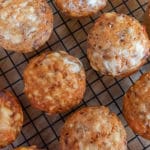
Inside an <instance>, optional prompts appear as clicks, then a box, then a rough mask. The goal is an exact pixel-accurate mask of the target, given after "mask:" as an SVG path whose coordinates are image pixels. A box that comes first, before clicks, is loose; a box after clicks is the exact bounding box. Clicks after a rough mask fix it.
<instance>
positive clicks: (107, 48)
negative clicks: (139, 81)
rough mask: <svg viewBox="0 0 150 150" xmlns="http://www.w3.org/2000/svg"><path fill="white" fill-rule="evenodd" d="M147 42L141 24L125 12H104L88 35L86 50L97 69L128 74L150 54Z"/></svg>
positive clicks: (112, 73) (91, 62) (111, 73)
mask: <svg viewBox="0 0 150 150" xmlns="http://www.w3.org/2000/svg"><path fill="white" fill-rule="evenodd" d="M149 48H150V42H149V39H148V35H147V33H146V32H145V29H144V27H143V26H142V25H141V24H140V23H139V22H138V21H137V20H136V19H134V18H132V17H129V16H127V15H124V14H116V13H106V14H103V15H101V17H100V18H99V19H98V20H97V21H96V23H95V25H94V27H93V28H92V29H91V31H90V33H89V36H88V49H87V54H88V58H89V60H90V64H91V66H92V67H93V69H95V70H96V71H100V72H101V73H102V74H104V75H110V76H114V77H116V76H122V77H125V76H128V75H130V74H132V73H134V72H135V71H137V70H138V69H139V67H140V66H142V65H143V64H144V63H145V62H146V58H147V57H148V56H149V54H150V52H149Z"/></svg>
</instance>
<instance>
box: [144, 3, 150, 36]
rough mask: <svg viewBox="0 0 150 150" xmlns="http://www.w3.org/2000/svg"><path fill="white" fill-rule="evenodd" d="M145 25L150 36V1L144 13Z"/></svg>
mask: <svg viewBox="0 0 150 150" xmlns="http://www.w3.org/2000/svg"><path fill="white" fill-rule="evenodd" d="M144 25H145V27H146V31H147V33H148V35H149V38H150V2H149V5H148V7H147V9H146V12H145V15H144Z"/></svg>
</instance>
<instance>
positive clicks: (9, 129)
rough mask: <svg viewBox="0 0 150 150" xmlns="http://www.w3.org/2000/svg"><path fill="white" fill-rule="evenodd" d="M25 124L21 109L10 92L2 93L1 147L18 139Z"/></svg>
mask: <svg viewBox="0 0 150 150" xmlns="http://www.w3.org/2000/svg"><path fill="white" fill-rule="evenodd" d="M22 124H23V114H22V110H21V107H20V106H19V104H18V103H17V101H16V99H15V97H13V96H12V95H11V94H10V93H9V92H6V91H0V139H1V140H0V147H4V146H6V145H7V144H10V143H11V142H12V141H14V140H15V139H16V136H17V135H18V133H19V132H20V129H21V126H22Z"/></svg>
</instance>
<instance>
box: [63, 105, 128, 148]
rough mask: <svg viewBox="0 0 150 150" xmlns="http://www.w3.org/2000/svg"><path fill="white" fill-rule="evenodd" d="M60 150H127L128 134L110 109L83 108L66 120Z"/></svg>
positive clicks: (101, 107) (102, 107)
mask: <svg viewBox="0 0 150 150" xmlns="http://www.w3.org/2000/svg"><path fill="white" fill-rule="evenodd" d="M60 149H61V150H71V149H73V150H126V132H125V129H124V127H123V125H122V123H121V122H120V120H119V119H118V117H117V116H116V115H115V114H114V113H111V112H110V111H109V109H108V108H106V107H104V106H100V107H86V108H82V109H80V110H79V111H77V112H75V113H74V114H72V116H71V117H69V118H68V119H67V120H66V122H65V124H64V126H63V128H62V130H61V135H60Z"/></svg>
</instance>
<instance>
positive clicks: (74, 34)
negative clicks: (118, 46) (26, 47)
mask: <svg viewBox="0 0 150 150" xmlns="http://www.w3.org/2000/svg"><path fill="white" fill-rule="evenodd" d="M48 3H49V4H50V6H51V7H52V9H53V13H54V19H55V21H54V31H53V35H52V37H51V39H50V40H49V41H48V42H47V43H46V44H45V45H44V46H43V47H42V48H41V49H40V50H38V51H36V52H34V53H30V54H17V53H14V52H8V51H5V50H2V49H1V50H0V89H3V88H5V89H9V90H11V91H12V92H13V93H14V94H15V95H16V96H17V97H18V99H19V101H20V104H21V105H22V107H23V110H24V125H23V128H22V131H21V134H20V135H19V136H18V138H17V140H16V141H15V142H14V143H12V144H11V145H9V146H8V147H6V148H4V149H3V150H12V149H13V148H15V147H18V146H23V145H37V146H38V147H41V148H43V149H48V150H58V149H59V148H58V147H59V146H58V145H59V134H60V128H61V127H62V125H63V124H64V120H65V119H66V117H68V116H69V115H70V113H72V112H74V111H75V110H77V109H78V108H79V107H83V106H87V105H105V106H108V107H109V108H110V110H111V111H113V112H115V113H116V114H117V115H118V117H119V118H120V119H121V121H122V123H123V125H124V126H125V129H126V131H127V134H128V137H127V139H128V149H129V150H150V141H148V140H145V139H143V138H142V137H140V136H138V135H136V134H135V133H134V132H133V131H132V130H131V129H130V128H129V126H128V125H127V123H126V121H125V119H124V118H123V115H122V111H121V110H122V97H123V95H124V93H125V92H126V91H127V89H128V88H129V87H130V86H131V85H132V84H133V83H134V82H135V81H136V80H137V79H138V78H139V77H140V76H141V74H143V73H144V72H147V71H149V70H150V64H149V61H148V62H147V64H146V65H144V66H143V67H142V68H141V70H140V71H139V72H137V73H135V74H133V75H131V76H130V77H128V78H115V79H114V78H110V77H107V76H102V75H101V74H99V73H98V72H95V71H94V70H93V69H92V68H91V67H90V65H89V62H88V59H87V57H86V39H87V33H88V31H89V29H90V28H91V26H92V25H93V23H94V21H95V19H97V18H98V16H99V15H100V14H101V13H104V12H108V11H116V12H119V13H125V14H128V15H131V16H134V17H136V18H137V19H139V20H140V21H142V18H143V14H144V11H145V8H146V5H147V0H108V4H107V7H106V8H105V9H104V10H103V11H101V12H100V13H99V14H98V15H96V16H93V17H89V18H85V19H80V20H77V19H70V18H67V17H65V16H64V15H63V14H61V13H60V12H59V11H58V10H57V8H56V6H55V3H54V1H53V0H52V1H48ZM51 49H53V50H66V51H68V52H69V53H70V54H72V55H73V56H76V57H78V58H79V59H80V60H81V61H82V62H83V64H84V67H85V70H86V75H87V89H86V94H85V97H84V100H83V101H82V102H81V104H80V105H79V106H77V107H76V108H74V109H72V110H71V111H70V112H67V113H65V114H59V115H55V116H48V115H47V114H45V113H43V112H41V111H38V110H36V109H34V108H32V107H31V106H30V104H29V103H28V101H27V99H26V97H25V95H24V93H23V81H22V73H23V70H24V68H25V66H26V65H27V63H28V61H29V60H30V59H31V58H33V57H34V56H36V55H38V54H39V53H41V52H43V51H45V50H51Z"/></svg>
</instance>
